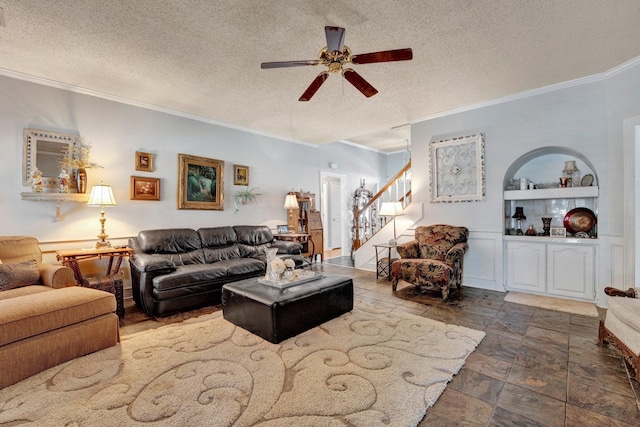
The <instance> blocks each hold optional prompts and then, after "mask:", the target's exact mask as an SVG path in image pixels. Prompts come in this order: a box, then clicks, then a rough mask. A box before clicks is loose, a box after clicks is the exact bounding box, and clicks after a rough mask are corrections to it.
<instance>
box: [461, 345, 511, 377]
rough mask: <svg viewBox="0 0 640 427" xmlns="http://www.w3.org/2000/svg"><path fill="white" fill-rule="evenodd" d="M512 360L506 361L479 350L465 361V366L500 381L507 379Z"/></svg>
mask: <svg viewBox="0 0 640 427" xmlns="http://www.w3.org/2000/svg"><path fill="white" fill-rule="evenodd" d="M511 366H512V363H511V362H504V361H502V360H498V359H495V358H493V357H489V356H485V355H484V354H480V353H478V352H473V353H471V354H470V355H469V356H468V357H467V360H466V361H465V364H464V367H465V368H466V369H469V370H471V371H474V372H478V373H480V374H484V375H487V376H489V377H492V378H495V379H497V380H500V381H505V380H506V379H507V377H508V376H509V372H510V371H511Z"/></svg>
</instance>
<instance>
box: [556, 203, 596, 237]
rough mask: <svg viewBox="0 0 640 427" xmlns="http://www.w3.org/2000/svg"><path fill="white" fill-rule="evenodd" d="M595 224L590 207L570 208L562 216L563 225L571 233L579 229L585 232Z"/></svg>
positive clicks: (594, 217)
mask: <svg viewBox="0 0 640 427" xmlns="http://www.w3.org/2000/svg"><path fill="white" fill-rule="evenodd" d="M594 225H596V216H595V215H594V213H593V211H592V210H591V209H587V208H575V209H571V210H570V211H569V212H567V214H566V215H565V216H564V227H565V228H566V229H567V231H569V233H571V234H576V233H579V232H581V231H584V232H587V231H589V230H591V229H592V228H593V226H594Z"/></svg>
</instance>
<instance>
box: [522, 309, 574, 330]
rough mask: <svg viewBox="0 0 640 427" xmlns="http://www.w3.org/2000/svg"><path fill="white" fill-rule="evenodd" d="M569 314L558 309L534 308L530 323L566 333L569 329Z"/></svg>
mask: <svg viewBox="0 0 640 427" xmlns="http://www.w3.org/2000/svg"><path fill="white" fill-rule="evenodd" d="M570 321H571V315H570V314H569V313H563V312H559V311H551V310H543V309H536V311H535V312H534V313H533V317H532V318H531V324H532V325H535V326H538V327H540V328H544V329H549V330H551V331H558V332H565V333H568V332H570V330H571V325H570V323H569V322H570Z"/></svg>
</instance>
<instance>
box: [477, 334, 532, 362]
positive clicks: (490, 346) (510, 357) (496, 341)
mask: <svg viewBox="0 0 640 427" xmlns="http://www.w3.org/2000/svg"><path fill="white" fill-rule="evenodd" d="M485 332H486V333H487V336H485V337H484V339H483V340H482V342H481V343H480V345H478V347H477V348H476V352H477V353H480V354H484V355H485V356H490V357H493V358H495V359H498V360H502V361H505V362H509V363H512V362H513V361H514V359H515V358H516V356H517V354H518V350H519V349H520V345H521V343H522V337H520V336H519V335H516V334H512V333H510V332H504V331H496V330H495V329H489V328H487V329H485Z"/></svg>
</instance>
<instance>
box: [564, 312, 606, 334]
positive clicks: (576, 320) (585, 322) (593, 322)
mask: <svg viewBox="0 0 640 427" xmlns="http://www.w3.org/2000/svg"><path fill="white" fill-rule="evenodd" d="M570 323H571V324H572V325H576V326H587V327H592V328H594V329H595V330H596V332H597V331H598V325H599V323H600V319H599V318H598V317H586V316H578V315H577V314H572V315H571V321H570Z"/></svg>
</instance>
